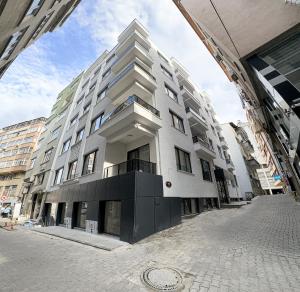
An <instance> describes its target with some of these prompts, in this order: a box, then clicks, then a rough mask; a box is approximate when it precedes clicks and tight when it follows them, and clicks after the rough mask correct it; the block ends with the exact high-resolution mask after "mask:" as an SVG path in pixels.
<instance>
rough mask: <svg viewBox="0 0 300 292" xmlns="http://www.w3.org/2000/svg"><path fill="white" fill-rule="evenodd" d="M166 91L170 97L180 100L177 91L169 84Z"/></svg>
mask: <svg viewBox="0 0 300 292" xmlns="http://www.w3.org/2000/svg"><path fill="white" fill-rule="evenodd" d="M165 91H166V94H167V95H168V96H169V97H171V98H172V99H173V100H175V101H176V102H178V98H177V93H176V92H175V91H174V90H173V89H171V88H170V87H169V86H168V85H167V84H165Z"/></svg>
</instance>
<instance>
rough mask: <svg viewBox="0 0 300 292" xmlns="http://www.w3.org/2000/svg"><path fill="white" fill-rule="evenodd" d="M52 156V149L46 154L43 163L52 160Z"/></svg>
mask: <svg viewBox="0 0 300 292" xmlns="http://www.w3.org/2000/svg"><path fill="white" fill-rule="evenodd" d="M51 154H52V148H51V149H49V150H47V151H46V152H45V156H44V159H43V163H45V162H48V161H49V160H50V157H51Z"/></svg>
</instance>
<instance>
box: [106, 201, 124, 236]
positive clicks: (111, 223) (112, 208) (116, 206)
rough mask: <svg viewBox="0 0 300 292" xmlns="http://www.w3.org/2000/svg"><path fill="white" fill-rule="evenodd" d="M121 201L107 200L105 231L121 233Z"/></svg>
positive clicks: (115, 233) (114, 233)
mask: <svg viewBox="0 0 300 292" xmlns="http://www.w3.org/2000/svg"><path fill="white" fill-rule="evenodd" d="M120 221H121V202H120V201H107V202H105V216H104V232H105V233H109V234H113V235H120Z"/></svg>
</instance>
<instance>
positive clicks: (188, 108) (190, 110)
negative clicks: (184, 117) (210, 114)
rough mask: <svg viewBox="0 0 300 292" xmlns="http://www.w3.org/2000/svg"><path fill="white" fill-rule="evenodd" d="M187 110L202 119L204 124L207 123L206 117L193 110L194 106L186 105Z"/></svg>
mask: <svg viewBox="0 0 300 292" xmlns="http://www.w3.org/2000/svg"><path fill="white" fill-rule="evenodd" d="M185 112H186V113H192V114H193V115H194V116H196V117H197V118H198V119H199V120H201V121H202V122H203V123H204V124H206V121H205V119H204V118H203V117H202V116H201V115H200V114H199V113H197V112H196V111H195V110H193V109H192V108H190V107H186V108H185Z"/></svg>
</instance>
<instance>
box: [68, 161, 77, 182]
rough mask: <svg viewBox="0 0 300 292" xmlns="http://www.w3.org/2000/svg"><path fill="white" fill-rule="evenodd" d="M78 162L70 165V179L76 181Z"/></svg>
mask: <svg viewBox="0 0 300 292" xmlns="http://www.w3.org/2000/svg"><path fill="white" fill-rule="evenodd" d="M76 168H77V160H75V161H73V162H71V163H70V164H69V171H68V179H74V178H75V176H76Z"/></svg>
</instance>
